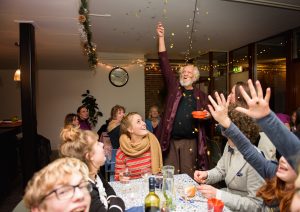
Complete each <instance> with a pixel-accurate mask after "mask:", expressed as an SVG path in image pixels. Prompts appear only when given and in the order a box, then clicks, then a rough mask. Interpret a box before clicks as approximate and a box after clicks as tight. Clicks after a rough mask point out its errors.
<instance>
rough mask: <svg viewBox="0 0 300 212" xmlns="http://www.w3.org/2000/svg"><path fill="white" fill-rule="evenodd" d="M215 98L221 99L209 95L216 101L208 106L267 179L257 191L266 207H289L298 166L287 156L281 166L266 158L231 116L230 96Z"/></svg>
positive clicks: (267, 208)
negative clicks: (294, 165)
mask: <svg viewBox="0 0 300 212" xmlns="http://www.w3.org/2000/svg"><path fill="white" fill-rule="evenodd" d="M216 99H217V102H218V103H216V102H215V101H214V100H213V99H212V98H211V97H210V96H209V100H210V101H211V103H212V105H213V107H211V106H209V109H210V111H211V114H212V116H213V117H214V118H215V120H216V121H218V122H219V124H220V125H222V127H223V134H224V135H225V136H227V137H228V138H230V139H231V140H232V141H233V142H234V143H235V145H236V147H237V148H238V150H239V151H240V152H241V153H242V154H243V156H244V158H245V159H246V160H247V162H248V163H249V164H251V165H252V166H253V168H255V170H256V171H257V172H258V173H259V174H260V175H261V176H262V177H263V178H265V179H266V183H265V184H264V185H263V186H262V187H261V188H260V189H259V190H258V192H257V196H258V197H261V198H262V199H263V200H264V207H263V211H290V210H289V208H290V204H291V199H292V195H293V192H294V185H293V184H294V181H295V179H296V177H297V175H296V172H295V170H293V168H292V167H291V166H290V165H289V163H288V162H287V160H286V159H285V158H284V157H281V158H280V160H279V166H278V164H277V163H276V162H274V161H269V160H267V159H265V158H264V156H263V155H262V154H260V153H259V152H258V151H257V149H256V148H255V147H254V146H253V145H252V144H251V143H250V142H249V139H248V138H247V137H246V136H245V135H243V134H242V132H241V131H240V130H239V129H238V128H237V126H236V125H235V124H234V123H232V122H231V120H230V118H229V117H228V114H227V107H228V104H229V99H230V97H228V99H227V102H226V99H225V97H224V95H223V94H221V97H220V96H219V94H218V93H216Z"/></svg>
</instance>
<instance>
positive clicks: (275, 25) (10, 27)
mask: <svg viewBox="0 0 300 212" xmlns="http://www.w3.org/2000/svg"><path fill="white" fill-rule="evenodd" d="M255 1H256V2H267V3H270V2H271V4H274V2H277V3H278V4H279V7H282V5H284V6H285V5H288V6H291V7H293V8H294V9H297V8H296V7H298V9H300V1H299V0H273V1H271V0H269V1H268V0H255ZM278 4H277V5H278ZM79 6H80V1H79V0H51V1H48V0H26V1H24V0H1V2H0V38H1V39H0V49H1V51H0V69H16V68H17V66H18V51H19V49H18V47H16V46H15V45H14V43H15V42H16V41H18V40H19V24H18V23H17V22H18V21H34V25H35V28H36V31H35V35H36V51H37V63H38V68H39V69H88V63H87V57H86V56H84V55H83V54H82V47H81V45H80V35H79V30H78V29H79V24H78V8H79ZM89 8H90V9H89V12H90V14H102V15H105V14H109V15H110V16H102V17H99V16H94V15H91V16H90V22H91V30H92V33H93V38H92V40H93V42H94V43H95V44H96V45H97V51H98V52H111V53H133V54H143V55H145V57H146V58H156V57H157V56H156V55H157V54H156V51H157V48H156V42H157V41H156V34H155V26H156V24H157V22H158V21H162V22H163V24H164V26H165V30H166V40H167V48H168V51H169V54H170V56H171V57H172V58H176V59H181V58H184V56H185V55H186V53H187V50H188V49H191V51H190V54H189V56H190V57H194V56H198V55H201V54H204V53H206V52H208V51H229V50H233V49H236V48H239V47H241V46H244V45H247V44H248V43H251V42H255V41H258V40H262V39H264V38H267V37H270V36H272V35H275V34H278V33H280V32H283V31H286V30H289V29H292V28H296V27H299V26H300V21H299V20H300V11H299V10H298V11H297V10H293V9H283V8H276V7H272V6H262V5H254V4H246V3H239V2H232V1H224V0H184V1H183V0H89ZM194 11H195V12H194ZM171 46H173V48H171ZM99 60H100V62H101V58H99Z"/></svg>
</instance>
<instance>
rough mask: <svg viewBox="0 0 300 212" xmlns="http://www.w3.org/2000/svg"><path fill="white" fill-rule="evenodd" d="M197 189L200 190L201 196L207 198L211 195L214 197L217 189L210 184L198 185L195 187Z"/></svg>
mask: <svg viewBox="0 0 300 212" xmlns="http://www.w3.org/2000/svg"><path fill="white" fill-rule="evenodd" d="M197 189H198V191H200V192H201V194H202V196H204V197H205V198H207V199H209V198H212V197H216V195H217V190H218V189H216V188H215V187H213V186H211V185H204V184H203V185H199V186H198V187H197Z"/></svg>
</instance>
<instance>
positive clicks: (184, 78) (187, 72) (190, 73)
mask: <svg viewBox="0 0 300 212" xmlns="http://www.w3.org/2000/svg"><path fill="white" fill-rule="evenodd" d="M195 81H196V78H195V74H194V66H193V65H188V66H185V67H184V68H183V70H182V71H181V72H180V76H179V82H180V85H181V86H183V87H185V88H186V89H189V88H190V87H191V86H192V84H193V83H194V82H195Z"/></svg>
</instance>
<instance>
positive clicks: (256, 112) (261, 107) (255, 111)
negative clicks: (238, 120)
mask: <svg viewBox="0 0 300 212" xmlns="http://www.w3.org/2000/svg"><path fill="white" fill-rule="evenodd" d="M255 84H256V89H257V91H256V90H255V88H254V86H253V83H252V80H251V79H249V80H248V86H249V90H250V93H251V97H250V96H249V95H248V94H247V93H246V91H245V90H244V88H243V87H242V86H240V91H241V93H242V95H243V97H244V99H245V100H246V102H247V104H248V107H249V108H248V109H246V108H242V107H237V108H236V110H237V111H239V112H241V113H245V114H246V115H248V116H250V117H252V118H255V119H260V118H263V117H265V116H267V115H268V114H270V112H271V109H270V107H269V101H270V96H271V89H270V88H267V90H266V96H265V97H264V96H263V91H262V88H261V85H260V82H259V81H258V80H257V81H256V83H255Z"/></svg>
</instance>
